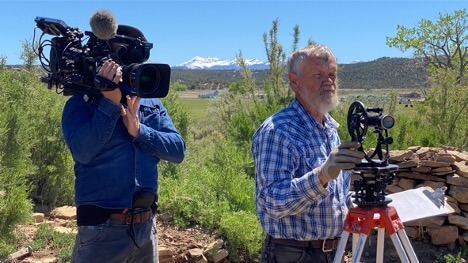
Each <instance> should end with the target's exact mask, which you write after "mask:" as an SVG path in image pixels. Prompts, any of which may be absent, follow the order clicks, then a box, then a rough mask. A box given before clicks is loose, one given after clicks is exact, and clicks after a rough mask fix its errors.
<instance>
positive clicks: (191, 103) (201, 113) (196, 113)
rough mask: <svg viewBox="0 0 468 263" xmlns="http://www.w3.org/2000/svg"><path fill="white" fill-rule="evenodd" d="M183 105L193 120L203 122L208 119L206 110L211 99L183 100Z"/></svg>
mask: <svg viewBox="0 0 468 263" xmlns="http://www.w3.org/2000/svg"><path fill="white" fill-rule="evenodd" d="M180 100H181V103H182V105H183V106H184V107H186V108H187V109H188V111H189V114H190V116H191V117H192V119H193V120H201V119H204V118H205V117H206V110H207V108H208V105H209V103H210V100H211V99H200V98H181V99H180Z"/></svg>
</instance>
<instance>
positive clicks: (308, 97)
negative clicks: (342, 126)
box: [252, 45, 364, 263]
mask: <svg viewBox="0 0 468 263" xmlns="http://www.w3.org/2000/svg"><path fill="white" fill-rule="evenodd" d="M287 68H288V78H289V84H290V86H291V89H292V91H293V92H294V94H295V99H294V100H293V101H292V102H291V103H290V104H289V105H288V106H287V107H285V108H283V109H282V110H280V111H278V112H277V113H275V114H274V115H273V116H271V117H270V118H268V119H267V120H265V122H264V123H263V124H262V125H261V126H260V128H258V130H257V131H256V133H255V134H254V136H253V142H252V154H253V157H254V163H255V183H256V207H257V215H258V217H259V219H260V222H261V224H262V227H263V230H264V231H265V232H266V234H267V236H266V238H265V241H264V244H263V250H262V260H261V262H269V263H273V262H275V263H283V262H315V263H330V262H332V261H333V257H334V253H335V251H336V247H337V244H338V241H339V239H338V238H339V236H340V235H341V232H342V228H343V221H344V220H345V218H346V214H347V211H348V208H349V207H350V205H351V199H350V194H349V193H348V191H349V187H350V179H351V178H350V176H351V174H350V172H349V171H344V169H351V168H353V167H354V166H355V165H356V164H358V163H360V162H361V159H363V158H364V153H363V152H361V151H356V150H354V149H357V148H359V146H360V145H359V143H357V142H345V143H341V142H340V138H339V137H338V133H337V128H338V123H336V121H335V120H334V119H333V118H332V117H331V116H330V114H329V112H330V111H331V110H332V109H334V108H335V107H336V106H337V105H338V103H339V99H338V95H337V89H338V86H337V82H336V81H337V80H336V75H337V63H336V59H335V57H334V55H333V53H332V52H331V50H330V49H329V48H328V47H326V46H322V45H313V46H308V47H306V48H303V49H300V50H298V51H296V52H294V53H293V54H292V55H291V56H290V57H289V59H288V65H287Z"/></svg>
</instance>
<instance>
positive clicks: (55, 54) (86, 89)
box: [33, 17, 171, 98]
mask: <svg viewBox="0 0 468 263" xmlns="http://www.w3.org/2000/svg"><path fill="white" fill-rule="evenodd" d="M34 21H35V22H36V25H37V28H39V29H41V30H42V35H41V36H40V39H39V47H38V50H37V52H36V54H37V55H38V57H39V60H40V63H41V66H42V67H43V68H44V70H46V71H47V73H48V75H47V76H45V77H42V78H41V80H42V82H45V83H47V84H48V88H49V89H52V87H53V86H55V89H56V91H57V93H62V94H63V95H66V96H68V95H75V94H83V95H84V94H86V95H88V96H89V95H91V96H93V95H97V94H100V93H101V91H104V90H113V89H115V88H120V89H121V90H122V93H123V94H124V95H127V94H136V95H137V96H139V97H142V98H162V97H165V96H166V95H167V93H168V90H169V82H170V74H171V68H170V66H169V65H167V64H157V63H143V62H145V61H147V60H148V58H149V55H150V49H151V48H153V44H152V43H149V42H147V41H146V38H145V37H144V36H143V33H141V31H140V30H138V29H136V28H134V27H131V26H126V25H119V26H118V29H117V31H116V34H115V35H113V37H112V38H110V39H105V40H104V39H99V38H98V37H96V36H95V34H94V33H93V32H89V31H85V33H84V34H83V33H82V32H81V31H80V30H79V29H78V28H76V27H69V26H68V25H67V24H66V23H65V22H63V21H62V20H58V19H51V18H45V17H36V19H35V20H34ZM45 34H49V35H53V36H55V37H53V38H52V39H50V40H44V41H43V40H42V37H43V36H44V35H45ZM85 35H86V36H88V41H87V42H86V44H83V43H82V38H83V37H84V36H85ZM33 43H34V41H33ZM45 47H50V54H49V58H47V57H46V56H45V55H44V48H45ZM109 59H111V60H113V61H116V62H117V63H118V64H119V65H120V66H121V67H122V83H121V84H120V85H115V84H114V83H113V82H112V81H108V80H107V79H104V78H102V77H100V76H97V75H96V74H97V72H98V70H99V67H100V66H101V65H102V63H103V62H104V61H106V60H109ZM44 61H45V62H44Z"/></svg>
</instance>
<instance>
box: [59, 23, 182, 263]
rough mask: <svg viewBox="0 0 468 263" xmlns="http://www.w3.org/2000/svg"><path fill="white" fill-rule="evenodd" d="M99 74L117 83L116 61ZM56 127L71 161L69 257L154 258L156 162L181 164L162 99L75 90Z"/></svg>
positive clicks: (179, 143) (89, 259) (78, 259)
mask: <svg viewBox="0 0 468 263" xmlns="http://www.w3.org/2000/svg"><path fill="white" fill-rule="evenodd" d="M136 32H140V31H139V30H136ZM118 34H119V32H118ZM139 37H141V38H144V36H143V35H141V36H139ZM145 41H146V40H145ZM139 62H141V61H137V62H135V63H139ZM97 75H99V76H101V77H103V78H105V79H107V80H110V81H112V82H114V83H115V84H120V85H122V84H121V77H122V72H121V69H120V66H119V65H118V64H117V63H116V62H115V61H110V60H109V61H106V62H104V63H103V65H102V66H101V68H100V69H99V72H98V73H97ZM62 129H63V134H64V138H65V141H66V143H67V145H68V147H69V148H70V151H71V153H72V156H73V159H74V161H75V166H74V170H75V177H76V178H75V203H76V206H77V224H78V234H77V236H76V241H75V246H74V249H73V254H72V258H71V262H76V263H81V262H85V263H89V262H148V263H150V262H151V263H153V262H158V239H157V233H156V232H157V229H156V220H155V218H154V213H155V210H156V202H157V188H158V170H157V164H158V162H159V160H160V159H163V160H167V161H170V162H175V163H180V162H182V160H183V159H184V155H185V142H184V140H183V139H182V137H181V135H180V134H179V132H178V131H177V129H176V128H175V127H174V124H173V122H172V120H171V118H170V117H169V114H168V113H167V111H166V109H165V108H164V106H163V105H162V103H161V102H160V101H159V100H158V99H153V98H151V99H142V98H139V97H137V96H129V95H127V96H125V97H123V95H122V90H121V89H120V88H116V89H114V90H110V91H102V95H97V96H89V97H88V96H87V95H84V96H82V95H74V96H72V97H71V98H70V99H69V100H68V101H67V103H66V105H65V107H64V110H63V116H62Z"/></svg>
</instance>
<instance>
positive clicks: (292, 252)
mask: <svg viewBox="0 0 468 263" xmlns="http://www.w3.org/2000/svg"><path fill="white" fill-rule="evenodd" d="M334 257H335V251H333V252H327V253H325V252H323V251H322V249H321V248H303V247H295V246H289V245H283V244H277V243H273V242H271V240H270V236H269V235H267V237H266V238H265V241H264V242H263V248H262V255H261V261H260V262H261V263H308V262H311V263H332V262H333V259H334Z"/></svg>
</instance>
